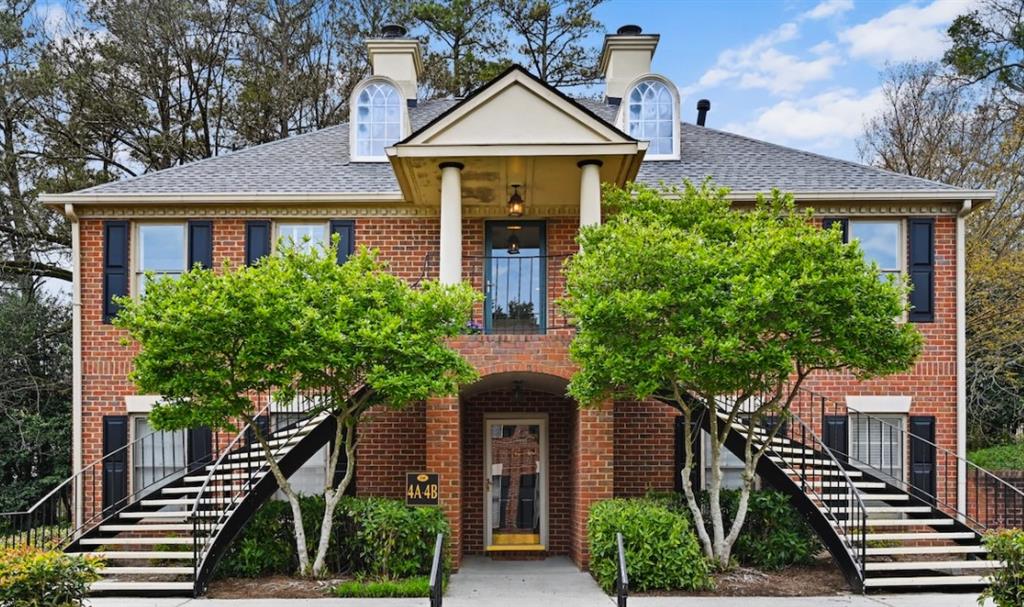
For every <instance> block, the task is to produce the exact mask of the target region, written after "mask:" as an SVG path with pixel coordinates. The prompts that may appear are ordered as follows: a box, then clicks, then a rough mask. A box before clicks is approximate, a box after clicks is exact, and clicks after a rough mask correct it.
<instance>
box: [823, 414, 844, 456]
mask: <svg viewBox="0 0 1024 607" xmlns="http://www.w3.org/2000/svg"><path fill="white" fill-rule="evenodd" d="M822 442H824V443H825V446H826V447H828V448H829V449H831V450H832V454H833V455H835V456H836V459H838V460H839V461H841V462H845V461H847V456H848V455H849V453H850V419H849V418H848V417H847V416H845V415H826V416H825V428H824V431H823V432H822Z"/></svg>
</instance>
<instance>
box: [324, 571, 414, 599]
mask: <svg viewBox="0 0 1024 607" xmlns="http://www.w3.org/2000/svg"><path fill="white" fill-rule="evenodd" d="M331 594H332V595H334V596H337V597H342V598H367V599H402V598H418V597H429V596H430V577H429V576H425V575H421V576H417V577H411V578H406V579H404V580H378V581H372V580H371V581H366V580H352V581H349V582H342V583H341V584H338V585H337V586H335V587H334V588H333V589H332V590H331Z"/></svg>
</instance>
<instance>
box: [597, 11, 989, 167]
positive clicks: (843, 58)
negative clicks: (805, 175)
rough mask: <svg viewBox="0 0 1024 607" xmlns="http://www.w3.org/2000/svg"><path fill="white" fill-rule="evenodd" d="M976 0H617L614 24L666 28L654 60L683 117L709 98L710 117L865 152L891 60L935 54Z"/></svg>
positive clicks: (805, 144)
mask: <svg viewBox="0 0 1024 607" xmlns="http://www.w3.org/2000/svg"><path fill="white" fill-rule="evenodd" d="M971 4H972V3H971V2H970V0H934V1H930V2H929V1H909V2H908V1H904V2H882V1H878V0H875V1H868V0H817V1H815V0H779V1H768V0H764V1H760V2H758V1H753V0H745V1H741V0H731V1H718V2H712V1H682V0H661V1H658V0H647V1H642V0H611V1H610V2H608V3H607V4H605V5H603V6H601V7H599V9H598V10H597V14H596V16H597V17H598V18H599V19H600V20H601V21H602V22H603V23H604V25H605V27H606V29H607V30H608V31H614V30H615V29H616V28H618V27H619V26H620V25H623V24H626V23H635V24H637V25H640V26H641V27H643V29H644V32H645V33H658V34H661V42H660V44H659V46H658V50H657V52H656V54H655V57H654V66H653V69H654V71H655V72H658V73H661V74H664V75H665V76H667V77H668V78H670V79H671V80H672V81H673V82H675V83H676V84H677V85H678V86H679V88H680V92H681V93H682V96H683V99H682V115H683V119H684V120H686V121H688V122H693V121H694V119H695V116H696V105H697V100H698V99H701V98H708V99H710V100H711V104H712V109H711V112H710V114H709V115H708V126H711V127H715V128H720V129H724V130H728V131H733V132H736V133H741V134H744V135H749V136H751V137H757V138H761V139H766V140H768V141H772V142H775V143H781V144H785V145H791V146H794V147H798V148H801V149H807V150H811V151H815V152H819V153H823V154H827V155H830V156H837V157H841V158H848V159H851V160H856V159H858V158H857V151H856V146H855V143H854V142H855V140H856V138H857V136H858V134H859V133H860V132H861V130H862V126H863V123H864V119H865V117H866V116H869V115H871V114H873V113H874V112H875V111H877V110H878V108H879V107H881V95H880V93H879V84H880V82H881V80H880V76H879V73H880V72H881V70H883V69H884V68H885V66H886V65H887V64H896V63H901V62H904V61H910V60H915V59H920V60H935V59H939V58H941V56H942V52H943V50H944V49H945V47H946V44H947V39H946V35H945V32H946V28H947V27H948V26H949V24H950V22H952V20H953V19H954V18H955V17H956V16H957V15H959V14H962V13H964V12H967V11H968V10H970V8H971Z"/></svg>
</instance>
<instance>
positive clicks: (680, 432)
mask: <svg viewBox="0 0 1024 607" xmlns="http://www.w3.org/2000/svg"><path fill="white" fill-rule="evenodd" d="M701 415H702V414H701V413H698V414H696V415H695V419H694V420H693V421H692V422H690V424H691V435H690V438H691V439H692V440H693V468H692V469H691V470H690V486H691V487H693V490H694V491H700V490H701V489H703V488H704V487H703V485H702V484H701V481H700V479H701V472H702V468H703V462H702V460H701V455H702V454H703V450H702V449H701V439H702V438H703V432H702V431H701V421H702V420H703V418H702V417H701ZM685 425H686V418H685V417H683V416H682V415H679V416H677V417H676V418H675V430H676V440H675V445H676V449H675V452H676V458H675V459H676V465H675V474H673V475H672V478H673V484H674V486H675V490H676V492H677V493H682V492H683V465H684V464H685V463H686V443H685V442H684V441H685V439H686V433H685V432H684V428H685Z"/></svg>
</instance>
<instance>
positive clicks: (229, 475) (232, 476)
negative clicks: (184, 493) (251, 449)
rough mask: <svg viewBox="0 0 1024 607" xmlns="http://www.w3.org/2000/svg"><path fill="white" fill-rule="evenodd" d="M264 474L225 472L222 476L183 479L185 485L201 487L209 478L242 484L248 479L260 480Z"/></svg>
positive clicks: (202, 475) (208, 475)
mask: <svg viewBox="0 0 1024 607" xmlns="http://www.w3.org/2000/svg"><path fill="white" fill-rule="evenodd" d="M265 474H267V473H266V472H256V473H254V474H251V475H250V474H249V473H248V472H242V471H239V472H225V473H224V474H213V475H210V474H200V475H195V476H186V477H185V482H186V483H196V484H199V485H201V484H203V483H205V482H206V479H208V478H209V479H213V480H221V479H227V480H234V481H242V482H243V483H244V482H245V481H248V480H250V479H252V480H256V479H258V478H260V477H261V476H263V475H265Z"/></svg>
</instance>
